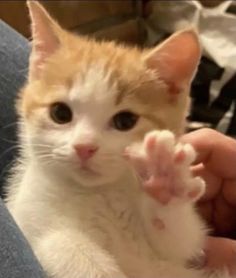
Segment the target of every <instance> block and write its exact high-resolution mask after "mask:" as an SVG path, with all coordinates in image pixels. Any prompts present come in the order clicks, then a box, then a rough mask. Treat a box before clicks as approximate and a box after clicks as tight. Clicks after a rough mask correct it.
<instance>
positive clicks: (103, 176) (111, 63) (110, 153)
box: [23, 42, 165, 185]
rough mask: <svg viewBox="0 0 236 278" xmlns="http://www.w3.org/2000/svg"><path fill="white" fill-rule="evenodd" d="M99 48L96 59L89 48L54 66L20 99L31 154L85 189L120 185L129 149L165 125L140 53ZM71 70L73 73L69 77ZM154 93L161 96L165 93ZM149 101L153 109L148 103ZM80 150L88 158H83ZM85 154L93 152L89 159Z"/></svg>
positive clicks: (150, 78)
mask: <svg viewBox="0 0 236 278" xmlns="http://www.w3.org/2000/svg"><path fill="white" fill-rule="evenodd" d="M90 46H91V42H90V43H89V44H88V46H87V47H88V48H90ZM96 47H97V48H96V53H94V56H93V57H92V55H93V53H92V51H89V50H88V49H86V50H85V51H83V50H81V51H80V52H79V53H80V55H79V56H77V54H76V53H72V54H71V56H69V57H67V58H60V59H59V58H58V56H57V57H55V59H52V60H51V64H50V65H48V66H47V70H46V72H47V73H46V74H45V76H43V78H42V79H41V80H39V81H34V82H31V83H29V85H28V87H26V89H25V92H24V98H23V106H24V111H25V118H24V121H25V125H26V128H27V137H28V139H29V142H30V145H31V146H32V151H33V153H34V155H35V156H36V157H37V158H38V159H40V160H41V162H42V163H44V164H45V165H46V166H47V167H58V172H59V174H60V173H61V169H63V172H62V174H64V173H65V172H66V173H67V174H68V173H70V175H72V176H73V177H74V178H76V179H77V180H78V181H79V182H82V183H83V184H86V185H93V184H102V183H107V182H111V181H113V180H116V179H117V178H118V177H119V176H120V175H122V174H123V172H124V171H127V164H126V161H125V159H124V157H123V152H124V149H125V147H126V146H128V145H130V144H131V143H133V142H135V141H140V140H141V139H142V138H143V136H144V134H145V133H146V132H147V131H148V130H152V129H154V128H163V124H164V123H163V121H162V120H161V117H158V109H159V108H158V106H157V105H156V104H155V105H154V104H152V101H155V97H154V95H155V93H156V92H155V89H154V88H152V87H153V86H155V85H154V84H155V82H154V81H153V77H152V74H151V73H147V72H146V69H145V66H144V64H143V62H142V60H141V55H140V53H139V52H138V51H136V50H133V52H132V50H126V49H118V50H117V49H116V48H115V47H114V45H108V46H107V45H99V44H97V45H96ZM78 48H79V47H78ZM99 49H100V50H99ZM109 50H110V52H109ZM87 51H88V53H87ZM102 53H104V54H106V55H104V54H102ZM58 54H59V53H58ZM81 54H82V55H81ZM101 55H103V56H102V57H101ZM76 56H77V57H76ZM87 56H88V57H89V59H87ZM130 56H133V57H130ZM59 57H60V55H59ZM137 59H138V60H137ZM133 60H135V61H136V63H135V64H133V63H132V61H133ZM68 66H69V67H70V70H71V72H70V74H68V70H69V69H68V70H67V71H65V68H66V67H68ZM72 68H73V69H72ZM129 72H130V73H132V74H129ZM156 86H157V90H160V93H161V91H162V90H164V87H165V86H164V85H161V83H160V84H157V85H156ZM150 88H152V92H151V93H150V92H147V90H150ZM148 96H149V98H150V100H149V101H150V102H149V101H145V97H148ZM151 99H152V101H151ZM159 125H160V126H159ZM77 146H79V148H80V149H82V151H81V153H83V150H84V152H85V155H82V154H81V155H79V152H78V148H77ZM88 148H89V149H91V150H93V149H94V150H95V149H96V151H95V152H94V153H93V154H92V155H90V156H89V155H88V156H89V158H88V157H87V156H86V150H87V153H91V151H89V150H88Z"/></svg>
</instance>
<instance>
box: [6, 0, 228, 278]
mask: <svg viewBox="0 0 236 278" xmlns="http://www.w3.org/2000/svg"><path fill="white" fill-rule="evenodd" d="M30 6H31V16H32V19H33V34H34V45H33V53H32V56H31V63H30V78H29V82H28V84H27V85H26V87H25V88H24V90H23V92H22V97H21V101H20V108H19V110H20V116H21V121H22V123H21V128H20V129H21V146H22V157H21V158H22V160H23V162H22V163H21V164H20V165H19V166H18V167H16V168H15V170H14V171H13V177H12V179H11V181H10V187H9V194H8V207H9V209H10V211H11V213H12V214H13V216H14V218H15V219H16V221H17V223H18V224H19V226H20V227H21V229H22V230H23V232H24V234H25V235H26V237H27V239H28V240H29V242H30V243H31V245H32V247H33V250H34V251H35V253H36V255H37V257H38V258H39V260H40V262H41V263H42V265H43V267H44V268H45V270H46V271H47V273H48V274H49V276H50V277H55V278H67V277H68V278H195V277H196V278H206V277H220V278H222V277H223V275H222V274H219V275H218V276H217V275H216V276H209V275H208V274H206V273H203V272H201V271H198V270H194V269H188V268H187V262H188V260H190V259H192V258H193V257H194V256H196V255H197V254H198V252H200V251H201V249H202V247H203V243H204V238H205V229H204V225H203V224H202V222H201V220H200V219H199V217H198V216H197V214H196V213H195V211H194V206H193V203H194V201H195V200H194V198H195V197H196V196H195V195H196V193H197V194H198V193H199V194H202V191H201V190H200V191H201V192H200V191H199V188H200V187H201V188H203V187H202V183H201V181H199V180H197V179H194V178H192V177H191V175H190V171H189V165H190V163H191V161H190V160H191V159H192V154H191V152H192V150H191V149H188V148H186V149H184V147H181V148H182V149H181V150H182V151H183V150H184V152H185V156H186V159H184V160H183V161H182V162H181V163H180V164H178V163H179V162H178V161H177V162H175V160H174V158H175V154H176V153H177V150H178V148H179V146H176V145H175V142H174V139H173V137H172V134H170V133H168V132H167V131H164V132H163V133H160V134H159V133H158V134H154V135H153V134H149V135H147V136H146V137H145V138H146V139H144V136H145V133H146V132H148V131H151V130H153V129H159V130H162V129H169V130H171V131H172V132H174V133H175V134H176V135H179V134H180V133H181V131H182V127H183V120H184V117H185V111H186V106H187V102H188V97H187V94H186V92H185V91H187V90H188V88H189V83H190V81H191V78H192V75H193V73H194V71H195V68H196V64H197V63H198V60H199V56H200V51H199V45H198V44H197V40H196V35H194V33H193V32H192V31H186V32H183V33H180V34H179V35H176V36H174V37H173V38H171V39H170V40H169V41H168V42H167V43H166V44H164V45H163V46H162V47H160V48H159V49H157V50H154V51H151V53H149V52H144V53H143V52H142V51H140V50H137V49H131V48H130V49H129V48H125V47H122V46H116V45H115V44H113V43H97V42H94V41H88V40H87V39H80V38H77V37H75V36H73V35H71V34H67V33H65V31H63V30H61V29H60V27H59V26H58V25H57V24H56V23H54V22H53V21H52V20H51V19H50V17H49V16H48V15H47V14H46V12H45V11H44V10H43V9H42V8H41V7H40V6H39V5H38V4H37V3H35V2H31V4H30ZM62 41H63V43H62ZM186 42H188V43H187V44H186V45H185V43H186ZM183 46H184V47H185V48H184V50H182V48H183ZM176 49H177V50H179V51H180V52H181V51H182V53H181V55H180V56H181V59H178V58H176V55H172V54H171V53H173V50H176ZM156 52H157V55H156ZM166 53H167V55H166ZM185 53H187V54H186V55H185ZM189 54H191V55H189ZM172 56H174V57H172ZM191 56H193V57H195V58H193V59H192V58H191ZM156 58H158V59H156ZM172 58H173V59H172ZM192 60H194V62H192ZM156 64H158V67H157V66H156ZM170 64H171V67H170V68H169V65H170ZM182 65H183V66H182ZM156 68H158V71H157V74H156ZM176 72H177V74H176ZM58 102H65V103H67V104H68V106H70V107H71V110H72V111H73V119H72V120H71V121H70V122H69V123H67V124H64V125H60V124H56V123H55V122H53V121H52V119H51V118H50V115H49V112H48V109H49V107H51V105H52V104H53V103H58ZM130 109H131V111H134V112H135V113H136V114H138V115H140V119H139V121H138V123H137V125H136V126H135V127H134V128H133V129H132V130H131V131H129V132H121V131H119V130H117V129H115V128H114V122H113V123H112V125H111V120H110V119H114V118H113V115H114V114H115V115H116V113H119V112H120V111H124V110H125V111H126V110H130ZM153 136H154V137H153ZM153 138H154V141H155V147H154V149H153V151H152V152H151V153H150V152H149V151H148V148H149V147H150V148H151V147H153V146H152V142H153ZM143 140H144V143H142V142H143ZM78 142H79V144H88V142H89V144H90V145H89V146H91V145H92V146H93V147H94V145H95V146H96V150H97V149H98V151H97V152H96V153H95V155H94V156H92V157H91V159H90V160H89V162H88V163H87V161H86V163H87V164H86V165H85V167H84V165H83V163H82V162H83V161H82V162H81V161H80V158H78V156H77V155H76V154H75V150H74V147H75V146H76V148H77V147H78V146H77V145H75V144H77V143H78ZM135 142H141V143H139V145H138V150H137V146H135V147H134V149H135V148H136V154H138V155H137V157H139V158H140V161H141V162H142V167H140V165H139V164H136V162H137V161H131V162H130V163H127V161H126V160H125V159H124V157H123V156H122V153H123V151H124V150H125V148H126V147H127V146H130V145H132V144H133V143H135ZM149 145H150V146H149ZM80 146H81V145H79V147H80ZM139 150H142V153H140V154H139ZM157 150H158V151H157ZM156 151H157V153H156V156H157V157H158V156H159V157H158V159H157V162H158V163H156V162H155V161H154V162H153V163H151V164H150V165H157V168H155V167H156V166H155V167H154V168H155V169H151V168H152V166H151V168H150V167H149V166H150V165H149V166H147V164H148V163H149V162H150V161H152V160H153V157H152V155H153V156H154V154H155V152H156ZM131 157H132V156H131ZM141 158H142V159H141ZM131 160H132V159H131ZM154 160H155V156H154ZM170 160H171V161H172V162H173V163H172V164H169V161H170ZM143 161H145V162H143ZM160 161H161V163H160ZM80 163H81V165H80ZM132 163H133V164H134V165H133V166H134V169H135V170H136V172H137V173H139V174H141V176H142V174H143V173H144V172H145V175H147V174H148V175H150V177H153V175H154V181H158V182H160V181H162V182H163V181H164V183H166V185H167V187H166V188H167V189H166V188H165V187H164V190H167V191H168V190H169V189H170V191H169V192H165V198H166V196H167V195H168V194H169V195H168V198H170V199H168V202H167V201H166V199H165V198H164V199H165V200H163V195H161V194H160V196H157V199H156V200H154V199H153V198H151V197H149V195H148V194H147V193H146V192H145V191H144V189H143V185H142V182H141V180H140V179H139V178H137V177H136V174H134V171H133V169H132V167H130V165H132ZM148 167H149V168H148ZM163 167H164V168H163ZM146 168H147V169H146ZM162 168H163V169H162ZM150 169H151V171H149V170H150ZM147 170H148V171H147ZM163 170H164V172H163ZM170 175H173V176H171V177H172V178H173V177H174V180H172V181H173V182H171V183H170V182H169V180H168V179H169V177H170ZM164 183H163V184H164ZM178 183H179V184H178ZM179 185H181V188H180V189H181V190H182V189H183V190H182V191H181V190H179V189H178V186H179ZM199 186H200V187H199ZM192 189H193V190H195V189H197V191H191V190H192ZM166 193H168V194H167V195H166ZM177 193H178V194H177ZM191 193H194V194H195V195H194V194H191ZM188 194H189V195H188ZM199 194H198V195H199ZM199 196H200V195H199ZM172 199H173V200H172ZM155 221H156V222H155ZM155 223H156V224H155ZM225 277H227V276H225Z"/></svg>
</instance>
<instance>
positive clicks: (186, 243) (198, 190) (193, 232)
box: [127, 131, 205, 263]
mask: <svg viewBox="0 0 236 278" xmlns="http://www.w3.org/2000/svg"><path fill="white" fill-rule="evenodd" d="M127 156H128V158H129V160H130V161H131V163H132V164H133V166H134V168H135V169H136V171H137V173H138V174H139V176H140V178H141V180H142V182H143V186H144V188H145V191H147V192H148V191H149V193H150V194H146V192H144V193H143V196H142V197H143V198H142V208H141V213H142V215H143V221H144V223H145V227H146V231H147V233H148V235H149V239H150V240H151V244H152V245H154V246H155V249H156V250H157V251H158V252H159V254H161V256H163V257H164V258H167V259H170V260H173V261H177V262H180V263H184V262H186V261H187V260H188V259H191V258H192V257H194V256H197V255H198V253H199V252H200V251H201V248H202V247H203V243H204V239H205V228H204V225H203V222H202V221H201V220H200V218H199V216H198V215H197V213H196V212H195V211H194V203H195V202H196V200H198V199H199V198H200V196H201V195H202V194H203V193H204V189H205V184H204V182H203V180H202V179H200V178H199V177H192V175H191V172H190V164H191V163H192V162H193V160H194V159H195V152H194V150H193V148H192V147H191V146H190V145H182V144H179V143H178V144H177V143H176V141H175V137H174V135H173V134H172V133H171V132H169V131H161V132H158V131H153V132H150V133H148V134H147V135H146V137H145V139H144V142H143V143H142V145H139V146H138V145H136V146H131V147H130V148H128V150H127Z"/></svg>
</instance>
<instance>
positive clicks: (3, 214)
mask: <svg viewBox="0 0 236 278" xmlns="http://www.w3.org/2000/svg"><path fill="white" fill-rule="evenodd" d="M43 277H46V275H45V274H44V273H43V270H42V268H41V266H40V265H39V263H38V261H37V260H36V258H35V256H34V254H33V252H32V250H31V249H30V246H29V244H28V242H27V241H26V239H25V238H24V236H23V235H22V234H21V232H20V231H19V229H18V227H17V226H16V224H15V222H14V220H13V219H12V217H11V215H10V214H9V212H8V211H7V209H6V208H5V206H4V204H3V202H2V201H1V199H0V278H43Z"/></svg>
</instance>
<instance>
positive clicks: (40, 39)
mask: <svg viewBox="0 0 236 278" xmlns="http://www.w3.org/2000/svg"><path fill="white" fill-rule="evenodd" d="M27 5H28V8H29V13H30V18H31V26H32V27H31V29H32V39H33V40H32V52H31V56H30V65H29V79H30V80H33V79H38V78H39V76H40V73H41V70H42V67H43V64H44V63H45V61H46V60H47V58H48V57H49V56H50V55H51V54H53V53H54V52H55V51H56V50H57V49H58V48H59V46H60V44H61V34H62V33H63V30H62V29H61V27H60V26H59V25H58V24H57V23H56V22H55V21H54V20H53V19H52V18H51V17H50V15H49V14H48V12H47V11H46V10H45V9H44V7H43V6H42V5H41V4H39V2H38V1H29V0H28V1H27Z"/></svg>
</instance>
